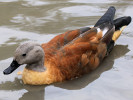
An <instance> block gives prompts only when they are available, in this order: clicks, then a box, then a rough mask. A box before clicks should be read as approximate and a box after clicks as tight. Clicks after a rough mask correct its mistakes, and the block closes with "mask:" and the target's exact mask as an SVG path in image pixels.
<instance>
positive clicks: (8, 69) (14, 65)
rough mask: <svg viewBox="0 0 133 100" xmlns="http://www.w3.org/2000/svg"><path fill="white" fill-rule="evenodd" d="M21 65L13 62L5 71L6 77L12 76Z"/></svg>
mask: <svg viewBox="0 0 133 100" xmlns="http://www.w3.org/2000/svg"><path fill="white" fill-rule="evenodd" d="M19 66H20V64H18V62H17V61H15V60H13V61H12V63H11V65H10V66H9V67H8V68H7V69H5V70H4V71H3V73H4V74H5V75H8V74H11V73H12V72H13V71H14V70H16V69H17V68H18V67H19Z"/></svg>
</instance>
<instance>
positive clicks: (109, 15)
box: [94, 6, 116, 27]
mask: <svg viewBox="0 0 133 100" xmlns="http://www.w3.org/2000/svg"><path fill="white" fill-rule="evenodd" d="M115 11H116V9H115V7H114V6H110V7H109V8H108V10H107V11H106V12H105V14H104V15H103V16H102V17H101V18H100V19H99V20H98V21H97V22H96V24H95V25H94V27H97V26H100V25H101V24H103V23H107V22H110V23H112V24H113V19H114V16H115Z"/></svg>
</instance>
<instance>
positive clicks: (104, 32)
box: [102, 27, 109, 36]
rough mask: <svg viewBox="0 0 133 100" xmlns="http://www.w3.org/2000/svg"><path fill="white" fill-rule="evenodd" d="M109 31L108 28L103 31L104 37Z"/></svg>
mask: <svg viewBox="0 0 133 100" xmlns="http://www.w3.org/2000/svg"><path fill="white" fill-rule="evenodd" d="M108 30H109V29H108V28H107V27H106V28H104V29H103V32H102V33H103V36H104V35H105V34H106V33H107V31H108Z"/></svg>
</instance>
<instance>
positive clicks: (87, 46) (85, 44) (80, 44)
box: [3, 6, 131, 85]
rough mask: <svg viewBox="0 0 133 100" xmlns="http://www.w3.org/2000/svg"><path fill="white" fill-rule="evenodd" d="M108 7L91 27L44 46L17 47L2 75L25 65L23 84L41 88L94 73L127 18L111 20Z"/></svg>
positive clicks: (111, 13) (112, 17) (110, 10)
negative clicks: (40, 86)
mask: <svg viewBox="0 0 133 100" xmlns="http://www.w3.org/2000/svg"><path fill="white" fill-rule="evenodd" d="M115 11H116V9H115V7H113V6H111V7H109V8H108V10H107V11H106V12H105V14H104V15H103V16H102V17H101V18H100V19H99V20H98V21H97V22H96V24H95V25H94V27H83V28H80V29H76V30H70V31H67V32H65V33H62V34H59V35H57V36H55V37H54V38H53V39H52V40H50V41H49V42H47V43H43V44H39V43H36V42H26V43H23V44H21V45H20V46H18V47H17V49H16V51H15V54H14V58H13V61H12V63H11V64H10V66H9V67H8V68H6V69H5V70H4V71H3V73H4V74H5V75H8V74H11V73H12V72H13V71H14V70H16V69H17V68H19V66H21V65H23V64H26V66H25V68H24V70H23V72H22V73H21V75H22V80H23V83H24V84H29V85H44V84H51V83H55V82H63V81H66V80H72V79H75V78H79V77H81V76H83V75H84V74H87V73H90V72H92V71H93V70H95V69H96V68H97V67H98V66H99V65H100V63H101V62H102V61H103V59H105V58H106V57H107V56H108V55H109V54H110V52H111V51H112V50H113V47H114V45H115V42H116V40H117V39H118V38H119V36H120V35H121V33H122V31H123V30H124V28H125V26H127V25H129V24H130V22H131V17H130V16H124V17H120V18H117V19H115V20H114V16H115Z"/></svg>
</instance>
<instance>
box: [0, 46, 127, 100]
mask: <svg viewBox="0 0 133 100" xmlns="http://www.w3.org/2000/svg"><path fill="white" fill-rule="evenodd" d="M118 51H120V53H118ZM127 52H129V49H128V46H127V45H116V46H115V47H114V49H113V51H112V52H111V54H110V55H109V57H107V58H105V59H104V61H103V62H102V63H101V65H100V66H99V67H98V68H97V69H96V70H95V71H93V72H92V73H90V74H87V75H84V76H82V77H80V78H78V79H74V80H71V81H65V82H62V83H54V84H53V85H54V86H55V87H59V88H63V89H67V90H79V89H82V88H85V87H86V86H87V85H88V84H90V83H91V82H93V81H95V80H96V79H97V78H99V77H100V75H101V74H102V73H103V72H105V71H108V70H110V69H111V68H112V66H113V64H114V60H115V59H118V58H119V57H121V56H123V55H125V54H126V53H127ZM47 86H48V85H44V86H30V85H24V84H23V83H22V80H20V79H18V78H15V80H14V81H13V82H11V81H6V82H4V83H1V84H0V90H12V91H16V90H22V89H26V90H27V92H26V93H24V94H23V95H22V97H21V98H19V100H44V99H45V88H46V87H47Z"/></svg>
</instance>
